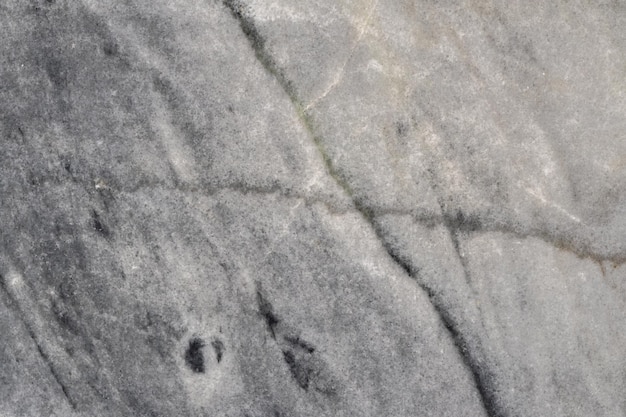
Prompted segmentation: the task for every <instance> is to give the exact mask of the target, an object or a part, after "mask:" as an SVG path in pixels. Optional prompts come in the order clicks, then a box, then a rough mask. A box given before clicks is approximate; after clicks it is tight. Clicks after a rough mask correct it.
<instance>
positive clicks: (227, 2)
mask: <svg viewBox="0 0 626 417" xmlns="http://www.w3.org/2000/svg"><path fill="white" fill-rule="evenodd" d="M223 4H224V6H226V7H227V8H228V9H229V10H230V12H231V14H232V15H233V17H234V18H235V19H236V20H237V22H238V23H239V26H240V27H241V30H242V31H243V33H244V35H245V36H246V38H247V39H248V42H249V43H250V46H251V47H252V49H253V50H254V54H255V56H256V57H257V59H258V61H259V62H260V63H261V65H262V66H263V67H264V68H265V69H266V70H267V72H268V73H270V74H271V75H273V76H274V77H275V79H276V80H277V81H278V83H279V84H280V86H281V87H282V89H283V90H284V92H285V94H286V95H287V96H288V97H289V99H290V101H291V102H292V104H293V106H294V107H295V109H296V111H297V113H298V116H299V117H300V119H301V121H302V123H303V125H304V127H305V128H306V130H307V131H308V133H309V134H310V136H311V138H312V140H313V141H314V143H315V145H316V147H317V149H318V151H319V152H320V154H321V156H322V159H323V160H324V163H325V166H326V169H327V171H328V173H329V175H330V176H331V177H332V178H333V179H334V180H335V181H336V182H337V184H338V185H339V186H340V187H341V188H342V189H343V190H344V192H345V193H346V194H347V195H348V196H349V197H350V198H351V199H352V201H353V203H354V206H355V208H356V209H357V210H358V211H359V213H360V214H361V216H362V217H363V219H364V220H365V221H366V222H367V223H368V224H369V225H370V226H371V227H372V229H373V231H374V232H375V234H376V236H377V238H378V239H379V241H380V242H381V244H382V246H383V248H384V249H385V251H386V252H387V254H388V255H389V257H390V258H391V259H392V260H393V261H394V263H396V264H397V265H398V266H400V267H401V268H402V269H403V270H404V271H405V272H406V273H407V275H408V276H409V277H411V278H413V279H415V281H416V282H417V283H418V284H419V285H420V287H421V288H422V290H423V291H424V292H425V293H426V294H427V295H428V297H429V300H430V301H431V304H432V305H433V307H434V309H435V311H436V312H437V314H438V316H439V319H440V320H441V322H442V324H443V325H444V327H445V328H446V329H447V331H448V333H449V335H450V337H451V338H452V340H453V342H454V345H455V347H456V348H457V352H458V353H459V355H460V357H461V358H462V361H463V363H464V364H465V365H466V367H467V368H468V369H469V371H470V373H471V375H472V377H473V380H474V384H475V386H476V389H477V391H478V393H479V395H480V399H481V402H482V405H483V407H484V409H485V412H486V413H487V415H488V416H489V417H501V416H504V415H505V413H504V412H503V410H502V408H501V406H500V405H499V404H498V402H497V399H496V394H495V393H496V390H495V387H494V386H493V378H492V376H491V372H490V371H489V370H488V369H486V367H485V366H484V365H482V362H483V361H482V358H481V356H482V355H478V354H477V353H476V352H475V351H474V350H473V349H470V348H471V346H470V345H469V343H467V340H466V338H465V337H464V336H463V334H462V333H461V331H460V329H459V325H458V323H456V321H455V320H454V319H453V318H452V316H451V314H450V313H449V311H448V310H447V309H446V307H445V305H444V304H443V303H442V302H441V301H439V297H438V295H437V294H436V293H435V291H434V290H433V289H432V288H430V287H429V286H428V285H427V284H426V283H425V282H424V281H423V280H422V279H420V278H419V270H416V269H415V268H414V267H413V266H412V265H411V263H410V262H408V261H407V260H404V259H402V257H401V256H400V255H398V254H397V253H396V252H395V251H394V250H393V248H392V247H391V245H390V244H389V242H388V241H387V239H385V236H384V232H383V230H382V228H381V227H380V225H379V223H378V222H377V221H376V218H375V214H376V213H375V212H374V210H372V209H371V208H370V207H369V206H368V205H367V204H366V203H365V201H364V200H363V199H362V198H359V197H358V196H356V195H355V192H354V190H353V189H352V187H351V186H350V185H349V184H348V182H347V181H346V180H345V179H344V177H343V175H341V172H340V170H339V168H338V167H336V166H335V164H334V163H333V161H332V159H331V157H330V155H329V153H328V151H327V150H326V147H325V146H324V144H323V141H322V138H321V137H320V136H318V135H317V134H316V133H315V129H314V126H313V122H312V120H311V118H310V116H308V115H307V114H306V110H307V107H306V106H304V105H303V103H302V101H301V100H300V99H299V97H298V95H297V92H296V89H295V88H294V86H293V84H292V82H291V81H290V80H289V79H288V78H287V77H286V75H285V73H284V71H283V70H282V68H280V67H279V66H278V64H277V63H276V61H275V60H274V59H273V57H272V56H271V54H270V53H269V52H268V50H267V49H266V47H265V39H264V38H263V36H262V35H261V33H260V32H259V31H258V29H257V28H256V25H255V23H254V21H253V19H252V18H251V17H250V15H249V12H248V10H247V8H246V6H245V4H243V3H242V2H241V1H239V0H223ZM309 107H310V106H309Z"/></svg>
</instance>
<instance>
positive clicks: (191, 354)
mask: <svg viewBox="0 0 626 417" xmlns="http://www.w3.org/2000/svg"><path fill="white" fill-rule="evenodd" d="M204 346H205V343H204V340H202V339H200V338H198V337H194V338H193V339H191V340H190V341H189V346H188V347H187V351H186V352H185V362H186V363H187V366H188V367H189V369H191V370H192V371H193V372H195V373H200V374H202V373H204V370H205V369H204V353H203V352H202V348H204Z"/></svg>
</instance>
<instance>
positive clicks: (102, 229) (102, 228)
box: [91, 210, 111, 238]
mask: <svg viewBox="0 0 626 417" xmlns="http://www.w3.org/2000/svg"><path fill="white" fill-rule="evenodd" d="M91 226H92V227H93V228H94V230H95V231H96V232H98V233H100V234H101V235H102V236H104V237H105V238H108V237H109V236H111V231H110V230H109V228H108V227H107V225H106V224H104V223H103V222H102V219H101V218H100V215H99V214H98V212H97V211H95V210H91Z"/></svg>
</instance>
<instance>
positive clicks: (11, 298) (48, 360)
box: [0, 275, 78, 410]
mask: <svg viewBox="0 0 626 417" xmlns="http://www.w3.org/2000/svg"><path fill="white" fill-rule="evenodd" d="M0 287H1V288H2V290H3V292H4V293H5V294H6V295H7V297H8V298H9V302H10V303H11V304H12V305H13V309H14V310H15V312H16V313H17V315H18V317H19V318H20V320H21V321H22V323H23V324H24V327H25V328H26V332H27V333H28V336H29V337H30V338H31V339H32V340H33V343H35V346H36V347H37V352H39V355H40V356H41V358H42V359H43V361H44V363H45V364H46V366H47V367H48V369H49V370H50V373H51V374H52V377H53V378H54V380H55V381H56V383H57V384H58V385H59V387H60V388H61V391H62V392H63V395H64V396H65V399H66V400H67V402H68V403H69V404H70V406H71V407H72V409H74V410H76V409H77V407H78V404H77V403H76V401H74V400H73V399H72V397H71V395H70V393H69V389H68V387H67V386H66V385H65V384H64V383H63V380H62V379H61V376H60V375H59V373H58V372H57V370H56V368H55V366H54V363H53V362H52V359H51V358H50V355H48V353H47V352H46V351H45V349H44V348H43V346H42V345H41V343H39V341H38V338H37V334H36V333H35V330H34V329H33V328H32V326H31V325H30V323H29V322H28V321H27V320H26V319H25V318H24V313H23V311H22V308H21V307H20V305H19V302H18V300H17V299H16V298H15V297H14V296H13V294H11V291H9V289H8V288H7V286H6V282H5V280H4V277H3V276H1V275H0Z"/></svg>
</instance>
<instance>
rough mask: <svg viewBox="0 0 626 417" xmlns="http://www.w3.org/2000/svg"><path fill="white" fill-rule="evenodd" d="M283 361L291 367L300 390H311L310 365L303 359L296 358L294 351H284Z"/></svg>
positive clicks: (290, 369)
mask: <svg viewBox="0 0 626 417" xmlns="http://www.w3.org/2000/svg"><path fill="white" fill-rule="evenodd" d="M283 359H284V360H285V363H286V364H287V365H288V366H289V371H290V372H291V375H292V376H293V378H294V379H295V380H296V382H297V383H298V385H299V386H300V388H302V389H303V390H305V391H307V390H308V389H309V383H310V380H311V372H312V369H311V367H310V366H308V363H307V362H306V361H304V360H302V358H299V357H298V356H296V354H295V353H294V352H293V351H292V350H289V349H287V350H283Z"/></svg>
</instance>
